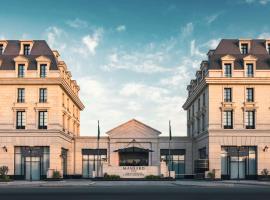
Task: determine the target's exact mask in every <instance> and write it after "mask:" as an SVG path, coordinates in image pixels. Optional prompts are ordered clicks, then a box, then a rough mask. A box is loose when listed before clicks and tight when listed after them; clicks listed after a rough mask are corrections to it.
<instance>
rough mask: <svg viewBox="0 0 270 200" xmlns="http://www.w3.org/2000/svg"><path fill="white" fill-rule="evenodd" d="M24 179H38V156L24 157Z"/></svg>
mask: <svg viewBox="0 0 270 200" xmlns="http://www.w3.org/2000/svg"><path fill="white" fill-rule="evenodd" d="M25 179H26V180H30V181H38V180H40V157H25Z"/></svg>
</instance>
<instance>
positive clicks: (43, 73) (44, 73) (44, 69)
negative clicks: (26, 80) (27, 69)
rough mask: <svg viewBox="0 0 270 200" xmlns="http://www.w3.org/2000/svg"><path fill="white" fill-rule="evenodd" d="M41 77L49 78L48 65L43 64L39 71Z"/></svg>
mask: <svg viewBox="0 0 270 200" xmlns="http://www.w3.org/2000/svg"><path fill="white" fill-rule="evenodd" d="M39 76H40V78H46V77H47V64H41V65H40V69H39Z"/></svg>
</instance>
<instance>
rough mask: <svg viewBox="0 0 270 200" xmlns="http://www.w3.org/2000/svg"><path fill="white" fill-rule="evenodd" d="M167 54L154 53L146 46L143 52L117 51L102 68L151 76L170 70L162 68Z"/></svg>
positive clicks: (150, 47)
mask: <svg viewBox="0 0 270 200" xmlns="http://www.w3.org/2000/svg"><path fill="white" fill-rule="evenodd" d="M166 56H167V54H166V53H165V52H163V51H155V50H153V49H152V46H151V45H150V46H148V47H147V49H145V50H144V51H143V50H141V51H131V52H126V51H117V50H115V51H114V52H112V53H111V54H110V55H109V56H108V57H107V61H108V63H107V64H105V65H104V66H103V69H104V70H106V71H112V70H128V71H133V72H137V73H144V74H153V73H161V72H168V71H170V68H168V67H166V66H164V65H163V64H164V61H165V60H166V59H167V58H166Z"/></svg>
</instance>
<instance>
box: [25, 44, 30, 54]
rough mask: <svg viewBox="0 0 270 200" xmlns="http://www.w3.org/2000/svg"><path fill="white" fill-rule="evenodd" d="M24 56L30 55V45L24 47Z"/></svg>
mask: <svg viewBox="0 0 270 200" xmlns="http://www.w3.org/2000/svg"><path fill="white" fill-rule="evenodd" d="M23 55H30V44H24V45H23Z"/></svg>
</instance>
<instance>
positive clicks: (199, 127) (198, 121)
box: [197, 118, 201, 134]
mask: <svg viewBox="0 0 270 200" xmlns="http://www.w3.org/2000/svg"><path fill="white" fill-rule="evenodd" d="M200 125H201V120H200V118H198V119H197V134H200V131H201V126H200Z"/></svg>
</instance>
